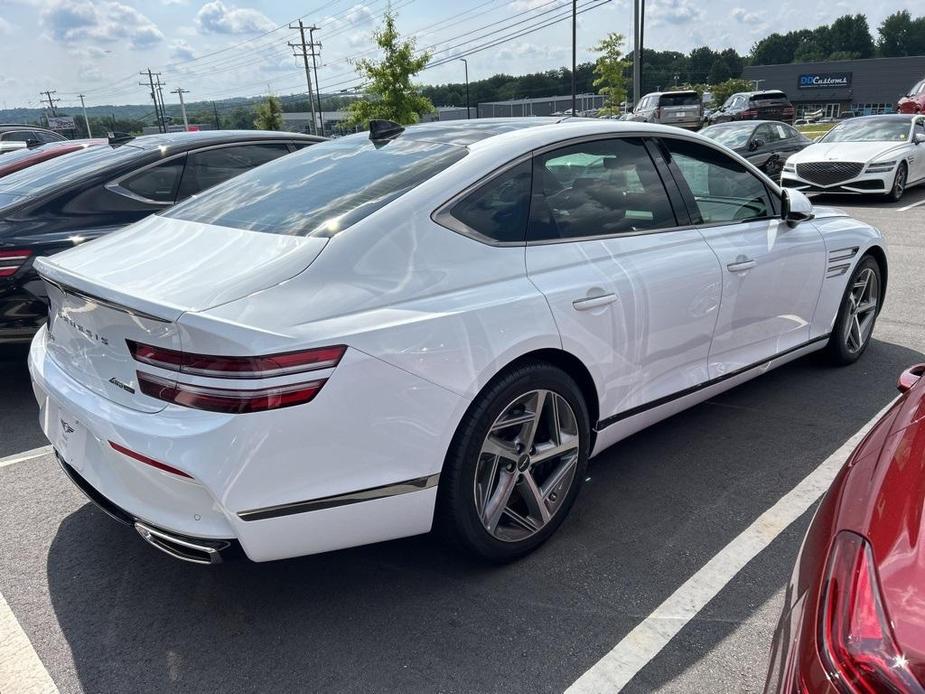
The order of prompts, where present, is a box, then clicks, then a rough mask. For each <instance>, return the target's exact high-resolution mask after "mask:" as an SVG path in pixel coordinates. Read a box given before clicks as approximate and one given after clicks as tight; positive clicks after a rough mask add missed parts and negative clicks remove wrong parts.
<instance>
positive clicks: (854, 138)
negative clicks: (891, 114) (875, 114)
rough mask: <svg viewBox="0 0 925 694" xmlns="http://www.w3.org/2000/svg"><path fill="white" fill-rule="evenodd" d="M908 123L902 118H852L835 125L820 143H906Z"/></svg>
mask: <svg viewBox="0 0 925 694" xmlns="http://www.w3.org/2000/svg"><path fill="white" fill-rule="evenodd" d="M909 123H910V121H908V120H906V119H903V118H852V119H851V120H847V121H844V122H843V123H839V124H838V125H836V126H835V127H834V128H832V129H831V130H830V131H829V132H828V133H826V135H825V137H823V138H822V139H821V140H820V142H906V141H907V140H908V139H909Z"/></svg>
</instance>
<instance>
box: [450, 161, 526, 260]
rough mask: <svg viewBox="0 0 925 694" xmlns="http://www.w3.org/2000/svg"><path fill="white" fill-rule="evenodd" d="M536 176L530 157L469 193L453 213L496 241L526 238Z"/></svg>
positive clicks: (469, 226)
mask: <svg viewBox="0 0 925 694" xmlns="http://www.w3.org/2000/svg"><path fill="white" fill-rule="evenodd" d="M532 177H533V174H532V165H531V163H530V161H529V160H527V161H524V162H521V163H520V164H517V165H516V166H514V167H512V168H510V169H508V170H507V171H505V172H503V173H502V174H500V175H498V176H495V177H494V178H492V179H491V180H489V181H487V182H486V183H484V184H483V185H481V186H479V187H478V188H476V189H475V190H474V191H472V192H471V193H469V194H468V195H467V196H466V197H464V198H463V199H462V200H460V201H459V202H458V203H456V204H455V205H453V207H452V208H451V209H450V215H451V216H452V217H453V218H454V219H456V220H458V221H459V222H462V224H464V225H465V226H466V227H468V228H469V229H471V230H472V231H475V232H476V233H478V234H480V235H481V236H484V237H486V238H489V239H491V240H493V241H499V242H502V243H516V242H523V240H524V234H525V233H526V229H527V217H528V215H529V213H530V181H531V179H532Z"/></svg>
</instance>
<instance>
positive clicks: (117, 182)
mask: <svg viewBox="0 0 925 694" xmlns="http://www.w3.org/2000/svg"><path fill="white" fill-rule="evenodd" d="M297 142H302V140H291V139H284V138H279V139H270V140H243V141H241V142H220V143H218V144H215V145H208V146H206V147H196V148H194V149H188V150H185V151H183V152H178V153H177V154H171V155H170V156H169V157H164V158H163V159H158V160H157V161H154V162H151V163H150V164H145V165H144V166H142V167H141V168H139V169H135V170H133V171H129V172H128V173H124V174H122V175H121V176H119V177H118V178H114V179H112V180H111V181H109V182H108V183H104V184H103V187H104V188H106V190H108V191H110V192H111V193H115V194H116V195H121V196H123V197H126V198H131V199H132V200H137V201H138V202H143V203H145V204H147V205H159V206H160V207H171V206H172V205H175V204H176V200H174V201H173V202H163V201H161V200H152V199H151V198H146V197H144V196H143V195H138V193H133V192H132V191H130V190H129V189H128V188H123V187H122V181H124V180H125V179H127V178H131V177H132V176H137V175H138V174H140V173H143V172H144V171H147V170H148V169H151V168H154V167H155V166H160V165H161V164H166V163H167V162H169V161H173V160H174V159H179V158H180V157H186V156H188V155H190V154H198V153H199V152H208V151H210V150H213V149H224V148H226V147H241V146H243V145H276V144H280V145H285V146H287V147H288V146H289V145H294V144H295V143H297ZM310 144H317V142H314V141H312V142H311V143H310ZM296 151H298V150H296ZM292 153H293V150H291V149H290V150H289V154H292ZM283 156H286V155H285V154H284V155H283ZM278 158H279V157H277V159H278ZM252 168H256V167H252ZM182 182H183V173H182V172H181V173H180V180H179V181H177V190H178V191H179V189H180V188H179V186H180V184H181V183H182Z"/></svg>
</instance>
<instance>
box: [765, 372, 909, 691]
mask: <svg viewBox="0 0 925 694" xmlns="http://www.w3.org/2000/svg"><path fill="white" fill-rule="evenodd" d="M923 374H925V364H919V365H918V366H914V367H912V368H910V369H908V370H906V371H905V372H903V374H902V375H901V376H900V378H899V384H898V387H899V390H900V392H901V393H902V395H901V396H900V398H899V399H898V400H897V401H896V402H895V403H893V405H892V407H890V409H889V411H888V412H887V413H886V414H885V415H884V416H883V417H882V418H881V419H880V420H879V421H878V422H877V424H876V425H875V426H874V427H873V429H871V431H870V433H868V434H867V436H866V437H865V438H864V440H863V441H862V442H861V443H860V445H859V446H858V447H857V448H856V449H855V450H854V452H853V453H852V454H851V457H850V458H849V459H848V461H847V462H846V463H845V465H844V467H842V469H841V471H840V472H839V473H838V476H837V477H836V478H835V481H834V482H833V484H832V487H831V489H829V491H828V493H827V494H826V496H825V497H824V499H823V500H822V503H821V505H820V506H819V508H818V510H817V511H816V515H815V517H814V518H813V521H812V524H811V525H810V528H809V531H808V532H807V534H806V539H805V540H804V541H803V548H802V549H801V551H800V556H799V558H798V559H797V564H796V568H795V569H794V572H793V576H792V578H791V580H790V585H789V587H788V589H787V593H786V598H785V606H784V613H783V615H782V616H781V619H780V622H779V623H778V626H777V630H776V631H775V634H774V642H773V646H772V648H771V664H770V668H769V671H768V679H767V682H766V684H765V692H768V693H770V692H786V693H787V694H791V693H792V692H801V693H802V692H812V693H813V694H817V693H819V692H834V693H838V694H861V693H863V694H874V693H877V694H879V693H881V692H883V693H887V692H897V693H899V692H902V693H907V692H908V693H921V692H925V378H922V376H923Z"/></svg>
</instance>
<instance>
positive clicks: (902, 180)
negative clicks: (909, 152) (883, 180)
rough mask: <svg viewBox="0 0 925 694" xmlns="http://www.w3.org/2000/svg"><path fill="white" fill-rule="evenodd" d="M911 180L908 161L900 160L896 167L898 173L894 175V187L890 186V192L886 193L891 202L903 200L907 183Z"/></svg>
mask: <svg viewBox="0 0 925 694" xmlns="http://www.w3.org/2000/svg"><path fill="white" fill-rule="evenodd" d="M908 180H909V167H908V166H907V165H906V162H904V161H903V162H900V163H899V166H898V167H896V175H895V176H894V177H893V187H892V188H890V192H889V193H887V194H886V197H887V199H888V200H890V201H891V202H899V201H900V200H902V197H903V193H905V192H906V183H907V182H908Z"/></svg>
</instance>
